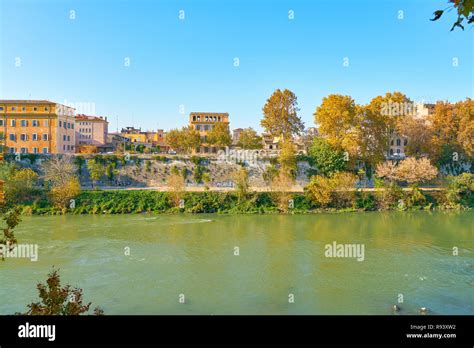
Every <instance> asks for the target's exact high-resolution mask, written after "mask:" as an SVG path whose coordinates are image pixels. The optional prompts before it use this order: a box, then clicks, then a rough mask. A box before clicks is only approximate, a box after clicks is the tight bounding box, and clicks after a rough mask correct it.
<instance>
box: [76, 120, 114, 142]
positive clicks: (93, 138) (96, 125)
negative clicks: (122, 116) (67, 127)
mask: <svg viewBox="0 0 474 348" xmlns="http://www.w3.org/2000/svg"><path fill="white" fill-rule="evenodd" d="M108 132H109V122H108V121H107V117H102V116H87V115H82V114H80V115H77V116H76V147H77V146H83V145H93V146H102V145H104V144H105V143H106V142H107V134H108Z"/></svg>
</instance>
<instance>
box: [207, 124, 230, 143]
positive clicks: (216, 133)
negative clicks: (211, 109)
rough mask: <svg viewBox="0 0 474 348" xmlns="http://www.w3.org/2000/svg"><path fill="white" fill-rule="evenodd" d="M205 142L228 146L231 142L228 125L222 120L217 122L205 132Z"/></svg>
mask: <svg viewBox="0 0 474 348" xmlns="http://www.w3.org/2000/svg"><path fill="white" fill-rule="evenodd" d="M207 142H208V143H209V144H210V145H215V146H217V147H226V146H229V145H230V144H231V143H232V137H231V135H230V132H229V125H228V124H226V123H223V122H217V123H216V124H215V125H214V127H213V128H212V129H211V130H210V131H209V132H208V133H207Z"/></svg>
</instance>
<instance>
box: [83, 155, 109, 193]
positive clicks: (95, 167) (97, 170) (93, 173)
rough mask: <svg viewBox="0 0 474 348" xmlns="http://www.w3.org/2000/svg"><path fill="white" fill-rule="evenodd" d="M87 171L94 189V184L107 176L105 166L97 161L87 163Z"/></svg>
mask: <svg viewBox="0 0 474 348" xmlns="http://www.w3.org/2000/svg"><path fill="white" fill-rule="evenodd" d="M87 169H88V170H89V175H90V177H91V180H92V187H94V184H95V183H96V182H97V181H99V180H100V179H101V178H102V177H103V176H104V175H105V168H104V165H103V164H102V163H100V162H98V161H97V160H96V159H90V160H89V161H87Z"/></svg>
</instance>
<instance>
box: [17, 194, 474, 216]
mask: <svg viewBox="0 0 474 348" xmlns="http://www.w3.org/2000/svg"><path fill="white" fill-rule="evenodd" d="M445 196H446V195H445V192H444V191H439V190H438V191H429V192H427V191H424V192H421V191H420V192H417V193H416V197H415V198H416V199H414V193H413V192H412V191H400V192H397V194H396V195H395V194H393V193H391V192H385V191H375V192H365V191H355V192H351V193H350V195H348V194H347V192H334V193H333V198H332V199H331V202H330V203H329V204H327V205H325V206H321V205H319V204H317V203H315V202H314V201H313V200H312V199H311V198H310V197H309V196H308V195H306V194H304V193H289V192H251V193H247V194H246V195H245V196H243V197H242V196H239V194H238V193H237V192H183V193H181V194H179V195H178V197H176V194H172V193H170V192H158V191H150V190H107V191H101V190H97V191H83V192H82V193H81V194H80V195H79V196H77V197H76V198H75V199H74V200H72V201H71V204H70V207H69V208H67V209H59V208H56V207H54V206H53V205H52V203H51V202H50V201H49V200H48V199H47V197H46V196H44V195H43V197H41V198H38V199H36V200H34V201H32V202H29V203H25V204H22V207H23V214H25V215H55V214H131V213H161V214H162V213H165V214H175V213H192V214H199V213H219V214H277V213H288V214H311V213H319V212H348V211H377V210H442V209H469V208H473V207H474V202H473V199H472V197H471V198H470V199H469V200H468V201H465V202H463V203H462V204H457V205H453V204H448V203H447V202H446V197H445Z"/></svg>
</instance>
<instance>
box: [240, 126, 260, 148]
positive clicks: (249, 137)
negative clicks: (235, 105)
mask: <svg viewBox="0 0 474 348" xmlns="http://www.w3.org/2000/svg"><path fill="white" fill-rule="evenodd" d="M237 145H238V146H240V147H241V148H242V149H246V150H256V149H261V148H262V147H263V144H262V137H260V136H258V135H257V132H256V131H255V130H253V129H252V128H246V129H244V130H243V131H242V132H241V133H240V137H239V142H238V144H237Z"/></svg>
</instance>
